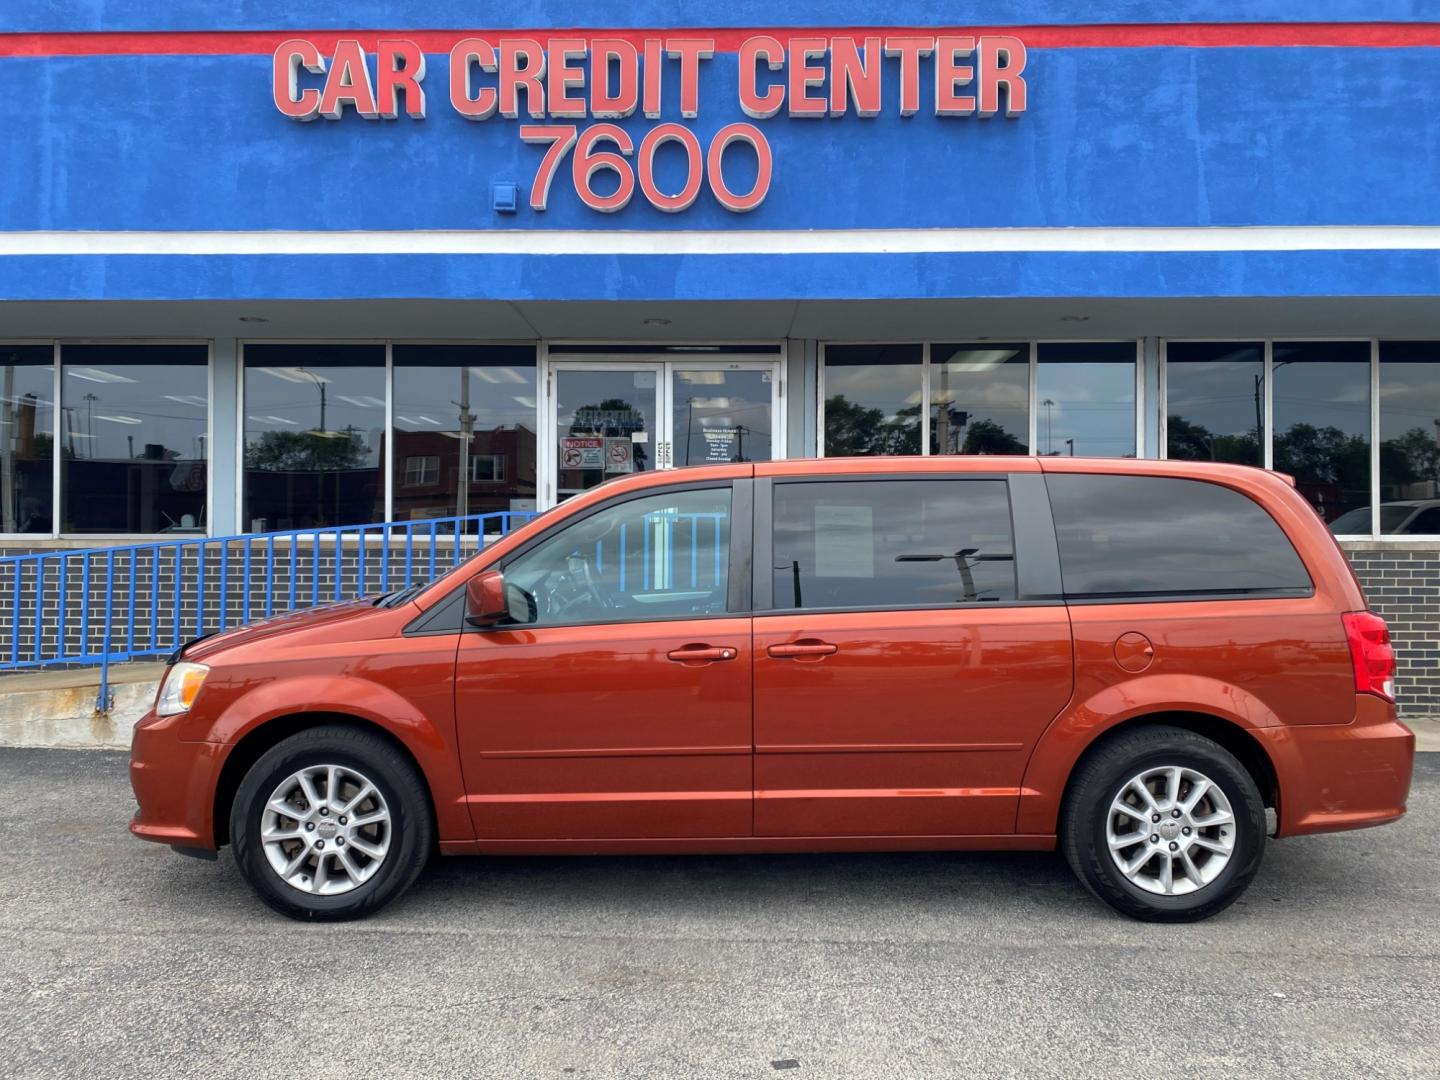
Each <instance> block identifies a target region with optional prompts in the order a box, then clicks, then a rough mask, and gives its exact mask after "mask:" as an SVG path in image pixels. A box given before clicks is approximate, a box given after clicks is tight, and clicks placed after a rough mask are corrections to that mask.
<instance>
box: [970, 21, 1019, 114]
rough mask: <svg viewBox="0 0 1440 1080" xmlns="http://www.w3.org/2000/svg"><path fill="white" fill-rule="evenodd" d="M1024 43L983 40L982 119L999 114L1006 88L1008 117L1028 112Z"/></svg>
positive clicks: (993, 37)
mask: <svg viewBox="0 0 1440 1080" xmlns="http://www.w3.org/2000/svg"><path fill="white" fill-rule="evenodd" d="M1024 70H1025V43H1024V42H1023V41H1021V40H1020V39H1019V38H1016V37H1008V36H1005V35H998V34H997V35H987V36H985V37H982V38H981V39H980V115H981V116H994V115H995V114H996V113H997V112H999V111H1000V88H1001V87H1002V86H1003V87H1005V115H1006V116H1019V115H1020V114H1021V113H1023V112H1024V111H1025V80H1024V79H1023V78H1021V77H1020V74H1021V72H1023V71H1024Z"/></svg>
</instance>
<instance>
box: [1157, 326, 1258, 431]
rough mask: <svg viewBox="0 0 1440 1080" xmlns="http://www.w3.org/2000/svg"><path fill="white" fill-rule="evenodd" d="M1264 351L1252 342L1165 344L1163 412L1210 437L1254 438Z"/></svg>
mask: <svg viewBox="0 0 1440 1080" xmlns="http://www.w3.org/2000/svg"><path fill="white" fill-rule="evenodd" d="M1264 357H1265V350H1264V346H1262V345H1260V344H1259V343H1258V342H1257V343H1248V344H1247V343H1244V342H1210V341H1206V342H1191V341H1187V342H1171V343H1170V344H1169V345H1167V347H1166V360H1165V367H1166V372H1165V381H1166V389H1167V395H1168V396H1167V400H1166V407H1165V411H1166V413H1167V414H1168V415H1170V416H1178V417H1180V418H1181V419H1183V420H1188V421H1189V422H1190V423H1192V424H1198V425H1200V426H1201V427H1203V428H1205V429H1206V430H1207V431H1209V432H1210V434H1212V435H1254V434H1255V429H1256V424H1257V420H1256V413H1257V402H1260V408H1261V409H1263V397H1261V396H1259V395H1262V394H1263V386H1262V384H1261V383H1259V382H1257V381H1256V380H1257V379H1260V378H1262V377H1263V375H1264V371H1265V364H1264Z"/></svg>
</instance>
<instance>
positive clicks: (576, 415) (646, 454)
mask: <svg viewBox="0 0 1440 1080" xmlns="http://www.w3.org/2000/svg"><path fill="white" fill-rule="evenodd" d="M663 375H664V365H663V364H640V363H632V364H625V365H619V364H604V363H583V362H577V363H557V364H553V365H552V367H551V373H550V384H551V385H550V392H551V396H552V398H553V401H554V406H553V410H552V411H553V415H554V429H555V439H554V440H553V445H554V448H555V472H554V475H555V478H556V483H555V488H554V492H555V501H556V502H564V501H565V500H566V499H568V498H569V497H570V496H572V495H578V494H579V493H580V492H582V491H588V490H589V489H590V488H592V487H594V486H595V485H596V484H600V483H603V482H604V481H606V480H609V479H611V478H612V477H616V476H623V475H625V474H626V473H632V472H649V471H650V470H651V469H654V468H656V466H657V461H656V451H657V449H659V443H660V440H659V439H657V438H656V432H657V430H658V427H657V422H658V421H659V419H660V417H661V409H660V394H661V390H662V389H663V384H662V378H663Z"/></svg>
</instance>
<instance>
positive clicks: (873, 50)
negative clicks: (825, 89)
mask: <svg viewBox="0 0 1440 1080" xmlns="http://www.w3.org/2000/svg"><path fill="white" fill-rule="evenodd" d="M884 66H885V64H884V61H883V60H882V59H881V56H880V39H879V38H878V37H867V38H866V39H865V58H864V60H862V59H861V58H860V50H859V49H858V48H856V46H855V39H854V38H836V39H835V40H834V41H832V42H831V43H830V115H831V116H844V115H845V110H846V108H847V107H848V104H849V102H850V101H851V100H853V101H854V102H855V115H857V116H879V115H880V106H881V103H882V94H881V86H880V80H881V75H882V72H883V71H884Z"/></svg>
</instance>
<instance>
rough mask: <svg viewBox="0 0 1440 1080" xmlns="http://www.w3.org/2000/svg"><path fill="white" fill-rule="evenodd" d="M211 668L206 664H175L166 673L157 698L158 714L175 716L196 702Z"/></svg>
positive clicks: (156, 713) (156, 707)
mask: <svg viewBox="0 0 1440 1080" xmlns="http://www.w3.org/2000/svg"><path fill="white" fill-rule="evenodd" d="M209 674H210V669H209V668H208V667H206V666H205V665H204V664H187V663H184V662H183V661H182V662H181V663H179V664H175V665H174V666H173V667H171V668H170V670H169V671H167V672H166V673H165V681H164V682H163V683H162V684H161V686H160V695H159V697H157V698H156V699H155V715H156V716H175V715H177V714H179V713H182V712H187V711H188V710H189V708H190V706H191V705H194V704H195V698H196V697H198V696H199V694H200V687H202V686H204V685H205V676H206V675H209Z"/></svg>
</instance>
